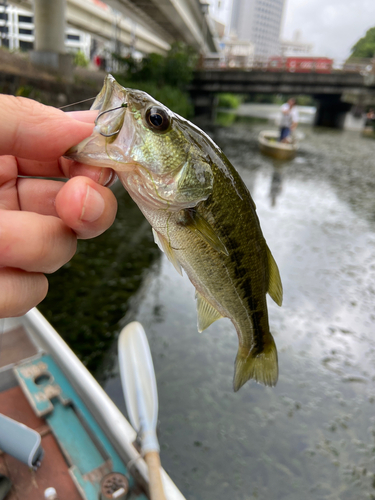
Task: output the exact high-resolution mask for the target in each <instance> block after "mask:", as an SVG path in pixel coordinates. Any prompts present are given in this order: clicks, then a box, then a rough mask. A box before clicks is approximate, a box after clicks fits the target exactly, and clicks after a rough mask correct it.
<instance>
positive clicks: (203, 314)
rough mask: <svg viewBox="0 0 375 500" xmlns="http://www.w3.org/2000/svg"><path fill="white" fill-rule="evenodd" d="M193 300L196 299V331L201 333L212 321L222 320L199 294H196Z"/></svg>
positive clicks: (217, 312)
mask: <svg viewBox="0 0 375 500" xmlns="http://www.w3.org/2000/svg"><path fill="white" fill-rule="evenodd" d="M195 298H196V299H197V312H198V331H199V332H203V330H205V329H206V328H208V327H209V326H210V325H211V324H212V323H213V322H214V321H216V320H217V319H220V318H222V315H221V314H220V313H219V311H217V310H216V309H215V308H214V307H212V305H211V304H209V303H208V302H207V300H206V299H205V298H204V297H203V296H202V295H201V294H200V293H199V292H196V294H195Z"/></svg>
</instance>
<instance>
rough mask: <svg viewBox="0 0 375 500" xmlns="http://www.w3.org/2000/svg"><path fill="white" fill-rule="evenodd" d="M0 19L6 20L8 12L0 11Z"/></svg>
mask: <svg viewBox="0 0 375 500" xmlns="http://www.w3.org/2000/svg"><path fill="white" fill-rule="evenodd" d="M0 19H5V21H8V14H7V13H6V12H0Z"/></svg>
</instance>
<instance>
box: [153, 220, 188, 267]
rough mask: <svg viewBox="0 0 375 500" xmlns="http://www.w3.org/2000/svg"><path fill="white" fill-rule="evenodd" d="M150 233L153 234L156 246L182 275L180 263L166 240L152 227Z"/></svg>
mask: <svg viewBox="0 0 375 500" xmlns="http://www.w3.org/2000/svg"><path fill="white" fill-rule="evenodd" d="M152 234H153V235H154V241H155V243H156V244H157V246H158V247H159V248H160V250H161V251H162V252H164V253H165V255H166V256H167V257H168V259H169V261H170V262H172V264H173V265H174V268H175V269H176V271H177V272H178V274H181V276H182V269H181V265H180V263H179V262H178V259H177V257H176V254H175V252H174V251H173V248H172V247H171V245H170V244H169V242H168V240H167V239H166V238H165V237H164V236H163V235H162V234H160V233H158V232H157V231H155V229H154V228H152Z"/></svg>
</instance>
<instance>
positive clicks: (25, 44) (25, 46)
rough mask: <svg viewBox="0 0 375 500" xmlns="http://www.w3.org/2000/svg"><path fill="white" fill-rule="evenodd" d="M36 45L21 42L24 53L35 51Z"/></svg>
mask: <svg viewBox="0 0 375 500" xmlns="http://www.w3.org/2000/svg"><path fill="white" fill-rule="evenodd" d="M33 48H34V44H33V42H24V41H23V40H20V49H21V50H23V51H26V50H33Z"/></svg>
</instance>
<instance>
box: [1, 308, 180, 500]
mask: <svg viewBox="0 0 375 500" xmlns="http://www.w3.org/2000/svg"><path fill="white" fill-rule="evenodd" d="M1 323H2V320H1V319H0V449H1V451H0V500H3V499H6V500H8V498H9V500H14V499H18V498H22V499H23V500H31V499H32V500H35V499H39V498H40V499H42V498H46V499H50V500H57V499H60V500H65V499H69V500H82V499H84V500H109V499H117V500H124V499H129V500H130V499H131V500H146V499H147V498H148V497H149V493H150V492H149V477H148V472H147V464H146V462H145V461H144V459H143V457H142V455H141V453H140V451H139V447H138V445H137V442H136V441H137V433H136V431H135V430H134V428H133V427H132V426H131V424H130V423H129V422H128V420H127V419H126V418H125V416H124V415H123V414H122V413H121V411H120V410H119V409H118V408H117V406H116V405H115V404H114V403H113V401H112V400H111V399H110V398H109V396H108V395H107V394H106V393H105V392H104V390H103V389H102V388H101V386H100V385H99V384H98V382H97V381H96V380H95V379H94V377H93V376H92V375H91V374H90V372H89V371H88V370H87V369H86V368H85V366H84V365H83V364H82V363H81V361H80V360H79V359H78V358H77V356H76V355H75V354H74V352H73V351H72V350H71V349H70V348H69V346H68V345H67V344H66V343H65V342H64V340H63V339H62V337H61V336H60V335H59V334H58V333H57V331H56V330H55V329H54V328H53V327H52V326H51V325H50V324H49V323H48V321H47V320H46V319H45V318H44V316H43V315H42V314H41V313H40V312H39V311H38V310H37V309H35V308H34V309H32V310H31V311H29V312H28V313H27V314H25V315H24V316H21V317H20V318H9V319H5V320H3V327H2V326H1ZM161 476H162V483H163V486H164V491H165V497H166V498H167V500H184V496H183V495H182V493H181V492H180V491H179V489H178V488H177V486H176V485H175V484H174V483H173V481H172V480H171V478H170V477H169V476H168V475H167V473H166V472H165V471H164V469H161Z"/></svg>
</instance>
